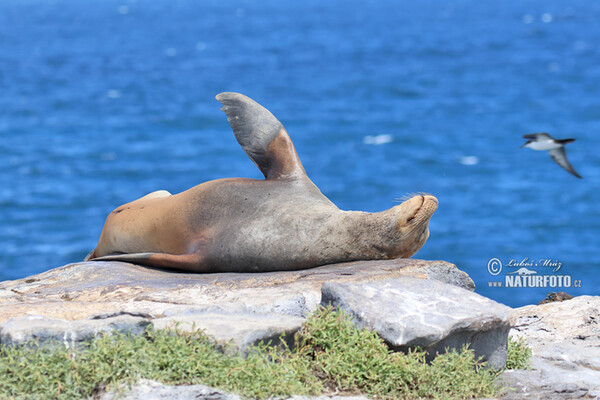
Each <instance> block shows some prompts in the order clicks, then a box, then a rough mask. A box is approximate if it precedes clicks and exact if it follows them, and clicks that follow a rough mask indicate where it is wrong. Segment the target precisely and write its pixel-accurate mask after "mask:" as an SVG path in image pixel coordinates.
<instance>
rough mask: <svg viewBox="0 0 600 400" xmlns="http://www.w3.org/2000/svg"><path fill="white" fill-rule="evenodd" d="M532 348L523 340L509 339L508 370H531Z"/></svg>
mask: <svg viewBox="0 0 600 400" xmlns="http://www.w3.org/2000/svg"><path fill="white" fill-rule="evenodd" d="M530 359H531V348H529V347H528V346H527V345H526V344H525V341H524V340H523V339H522V338H519V339H518V340H515V339H513V338H509V339H508V352H507V355H506V369H529V360H530Z"/></svg>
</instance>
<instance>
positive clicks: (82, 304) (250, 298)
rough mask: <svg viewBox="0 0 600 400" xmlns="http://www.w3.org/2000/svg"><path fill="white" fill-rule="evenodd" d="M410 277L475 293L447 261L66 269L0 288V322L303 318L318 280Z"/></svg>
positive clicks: (316, 296)
mask: <svg viewBox="0 0 600 400" xmlns="http://www.w3.org/2000/svg"><path fill="white" fill-rule="evenodd" d="M401 276H414V277H418V278H423V279H436V280H442V281H444V282H449V283H452V284H455V285H459V286H462V287H466V288H469V289H471V290H472V289H473V287H474V285H473V281H472V280H471V279H470V278H469V276H468V275H467V274H466V273H464V272H462V271H460V270H459V269H458V268H456V266H454V265H453V264H450V263H447V262H444V261H424V260H415V259H396V260H384V261H359V262H351V263H343V264H332V265H326V266H323V267H318V268H312V269H307V270H300V271H281V272H269V273H216V274H192V273H179V272H174V271H166V270H160V269H154V268H147V267H142V266H138V265H134V264H128V263H123V262H82V263H76V264H69V265H66V266H64V267H60V268H56V269H53V270H50V271H47V272H44V273H42V274H39V275H35V276H31V277H28V278H24V279H19V280H15V281H6V282H1V283H0V294H1V295H0V322H3V321H6V320H8V319H10V318H15V317H20V316H26V315H43V316H46V317H48V318H54V319H64V320H80V319H87V318H89V317H90V316H92V315H96V314H101V313H111V312H123V313H132V314H147V315H149V316H151V317H152V318H160V317H164V316H168V315H169V316H173V315H180V314H184V313H197V312H199V311H218V312H229V313H231V312H254V313H259V314H269V313H279V314H286V315H291V316H296V317H303V316H305V315H306V314H308V313H310V312H312V311H313V310H314V309H315V308H316V307H317V306H318V304H319V302H320V300H321V286H322V284H323V282H363V281H373V280H375V281H376V280H381V279H387V278H394V277H401Z"/></svg>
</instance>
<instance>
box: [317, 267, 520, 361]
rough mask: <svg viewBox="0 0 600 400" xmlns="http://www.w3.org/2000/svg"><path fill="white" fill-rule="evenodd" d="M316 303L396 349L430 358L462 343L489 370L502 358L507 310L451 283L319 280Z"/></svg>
mask: <svg viewBox="0 0 600 400" xmlns="http://www.w3.org/2000/svg"><path fill="white" fill-rule="evenodd" d="M321 304H323V305H327V304H332V305H333V306H336V307H339V308H341V309H344V310H345V311H347V312H348V313H349V314H350V315H351V316H352V317H353V319H354V320H355V322H356V323H357V325H358V326H359V327H361V328H367V329H370V330H375V331H377V333H378V334H379V335H380V336H381V337H382V338H383V339H384V340H385V341H386V343H388V345H389V346H390V347H392V348H394V349H397V350H405V349H406V348H408V347H413V346H421V347H423V348H425V349H426V350H427V351H428V353H429V354H430V359H431V358H433V357H434V356H435V354H436V353H442V352H444V350H445V348H446V347H448V348H455V349H460V347H462V346H463V345H465V344H468V345H470V347H471V348H472V349H473V350H474V352H475V355H476V356H477V357H483V359H484V360H485V361H487V362H488V363H489V365H490V366H491V367H493V368H497V369H500V368H502V367H504V364H505V362H506V351H507V336H508V331H509V329H510V324H509V316H510V314H511V313H512V309H511V308H510V307H507V306H505V305H502V304H499V303H497V302H495V301H493V300H490V299H488V298H486V297H483V296H480V295H478V294H476V293H473V292H471V291H469V290H465V289H463V288H460V287H457V286H454V285H449V284H445V283H441V282H437V281H432V280H423V279H415V278H410V277H405V278H401V279H387V280H381V281H376V282H368V283H325V284H324V285H323V288H322V300H321Z"/></svg>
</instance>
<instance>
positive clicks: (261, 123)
mask: <svg viewBox="0 0 600 400" xmlns="http://www.w3.org/2000/svg"><path fill="white" fill-rule="evenodd" d="M216 99H217V100H218V101H220V102H221V103H222V104H223V107H221V110H223V111H224V112H225V114H227V121H229V124H230V125H231V129H233V133H234V135H235V138H236V139H237V141H238V143H239V144H240V146H242V148H243V149H244V151H245V152H246V154H247V155H248V157H250V159H251V160H252V161H254V163H255V164H256V165H257V166H258V168H259V169H260V170H261V172H262V173H263V174H264V175H265V177H266V178H267V179H277V178H283V177H288V176H292V175H298V174H305V172H304V168H303V167H302V164H301V163H300V160H299V159H298V155H297V154H296V150H295V149H294V145H293V144H292V141H291V139H290V138H289V136H288V134H287V132H286V131H285V129H284V128H283V124H282V123H281V122H279V120H278V119H277V118H275V116H273V114H271V113H270V112H269V110H267V109H266V108H264V107H263V106H261V105H260V104H258V103H257V102H255V101H254V100H252V99H251V98H249V97H247V96H244V95H243V94H240V93H232V92H224V93H219V94H218V95H217V96H216Z"/></svg>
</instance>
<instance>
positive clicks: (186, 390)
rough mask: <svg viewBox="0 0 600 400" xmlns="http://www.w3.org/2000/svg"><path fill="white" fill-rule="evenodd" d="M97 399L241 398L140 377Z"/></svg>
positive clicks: (359, 399)
mask: <svg viewBox="0 0 600 400" xmlns="http://www.w3.org/2000/svg"><path fill="white" fill-rule="evenodd" d="M95 399H97V400H149V399H152V400H163V399H164V400H167V399H168V400H171V399H178V400H242V398H241V397H240V396H238V395H236V394H233V393H228V392H225V391H223V390H220V389H215V388H212V387H209V386H204V385H179V386H171V385H165V384H162V383H160V382H156V381H152V380H148V379H142V380H140V381H139V382H138V383H137V384H135V385H133V386H132V387H130V388H123V390H122V393H119V392H118V391H109V392H105V393H103V394H101V395H100V396H97V397H95ZM286 400H369V398H368V397H364V396H337V395H333V396H315V397H310V396H293V397H289V398H288V399H286Z"/></svg>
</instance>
